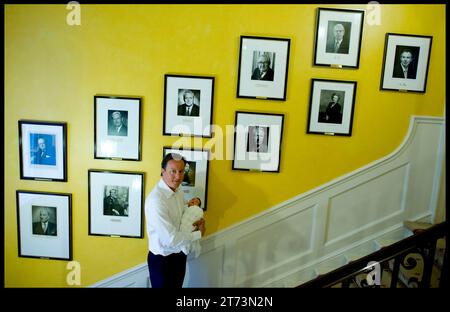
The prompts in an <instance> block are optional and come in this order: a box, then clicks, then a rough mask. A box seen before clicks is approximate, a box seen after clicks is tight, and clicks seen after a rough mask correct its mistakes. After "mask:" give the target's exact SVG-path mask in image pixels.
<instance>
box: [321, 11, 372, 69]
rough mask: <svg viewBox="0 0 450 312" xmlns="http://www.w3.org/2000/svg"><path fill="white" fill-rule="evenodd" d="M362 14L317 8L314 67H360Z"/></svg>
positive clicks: (360, 12)
mask: <svg viewBox="0 0 450 312" xmlns="http://www.w3.org/2000/svg"><path fill="white" fill-rule="evenodd" d="M363 25H364V11H360V10H344V9H326V8H318V11H317V24H316V38H315V53H314V65H318V66H331V67H335V68H342V67H349V68H358V67H359V54H360V51H361V38H362V32H363Z"/></svg>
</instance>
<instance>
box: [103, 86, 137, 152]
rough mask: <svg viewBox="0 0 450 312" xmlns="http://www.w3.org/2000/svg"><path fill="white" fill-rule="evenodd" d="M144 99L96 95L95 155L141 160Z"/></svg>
mask: <svg viewBox="0 0 450 312" xmlns="http://www.w3.org/2000/svg"><path fill="white" fill-rule="evenodd" d="M141 101H142V100H141V98H132V97H119V96H100V95H96V96H94V106H95V108H94V120H95V123H94V158H96V159H114V160H141Z"/></svg>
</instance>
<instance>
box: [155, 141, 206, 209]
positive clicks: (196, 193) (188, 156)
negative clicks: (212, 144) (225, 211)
mask: <svg viewBox="0 0 450 312" xmlns="http://www.w3.org/2000/svg"><path fill="white" fill-rule="evenodd" d="M169 153H176V154H179V155H181V156H183V157H184V159H185V160H186V166H185V167H184V178H183V182H181V190H182V192H183V194H184V199H185V201H189V200H191V199H192V198H194V197H198V198H200V201H201V208H202V209H203V210H205V211H206V209H207V207H208V206H207V199H208V169H209V150H207V149H194V148H192V149H178V148H172V147H164V148H163V157H164V156H166V155H167V154H169Z"/></svg>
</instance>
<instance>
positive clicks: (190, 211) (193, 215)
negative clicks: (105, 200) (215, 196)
mask: <svg viewBox="0 0 450 312" xmlns="http://www.w3.org/2000/svg"><path fill="white" fill-rule="evenodd" d="M200 206H201V200H200V198H198V197H194V198H192V199H191V200H190V201H189V202H188V206H187V208H186V209H185V210H184V212H183V215H182V217H181V224H180V231H181V232H184V233H191V232H192V231H195V230H196V227H195V226H194V225H192V224H193V223H194V222H196V221H198V220H200V219H201V218H203V209H202V208H200ZM181 250H182V251H183V252H184V253H185V254H186V255H187V254H189V253H190V252H192V253H194V255H195V257H196V258H197V257H198V256H199V255H200V251H201V246H200V240H199V239H197V240H195V241H193V242H190V243H188V244H186V245H185V246H183V247H182V248H181Z"/></svg>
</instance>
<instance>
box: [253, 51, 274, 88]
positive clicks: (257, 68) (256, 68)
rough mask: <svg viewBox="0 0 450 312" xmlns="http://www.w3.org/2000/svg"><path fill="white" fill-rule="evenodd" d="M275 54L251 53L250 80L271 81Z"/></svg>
mask: <svg viewBox="0 0 450 312" xmlns="http://www.w3.org/2000/svg"><path fill="white" fill-rule="evenodd" d="M274 59H275V53H270V52H261V51H254V52H253V71H252V78H251V79H252V80H265V81H273V76H274V69H273V63H274V62H273V61H274Z"/></svg>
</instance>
